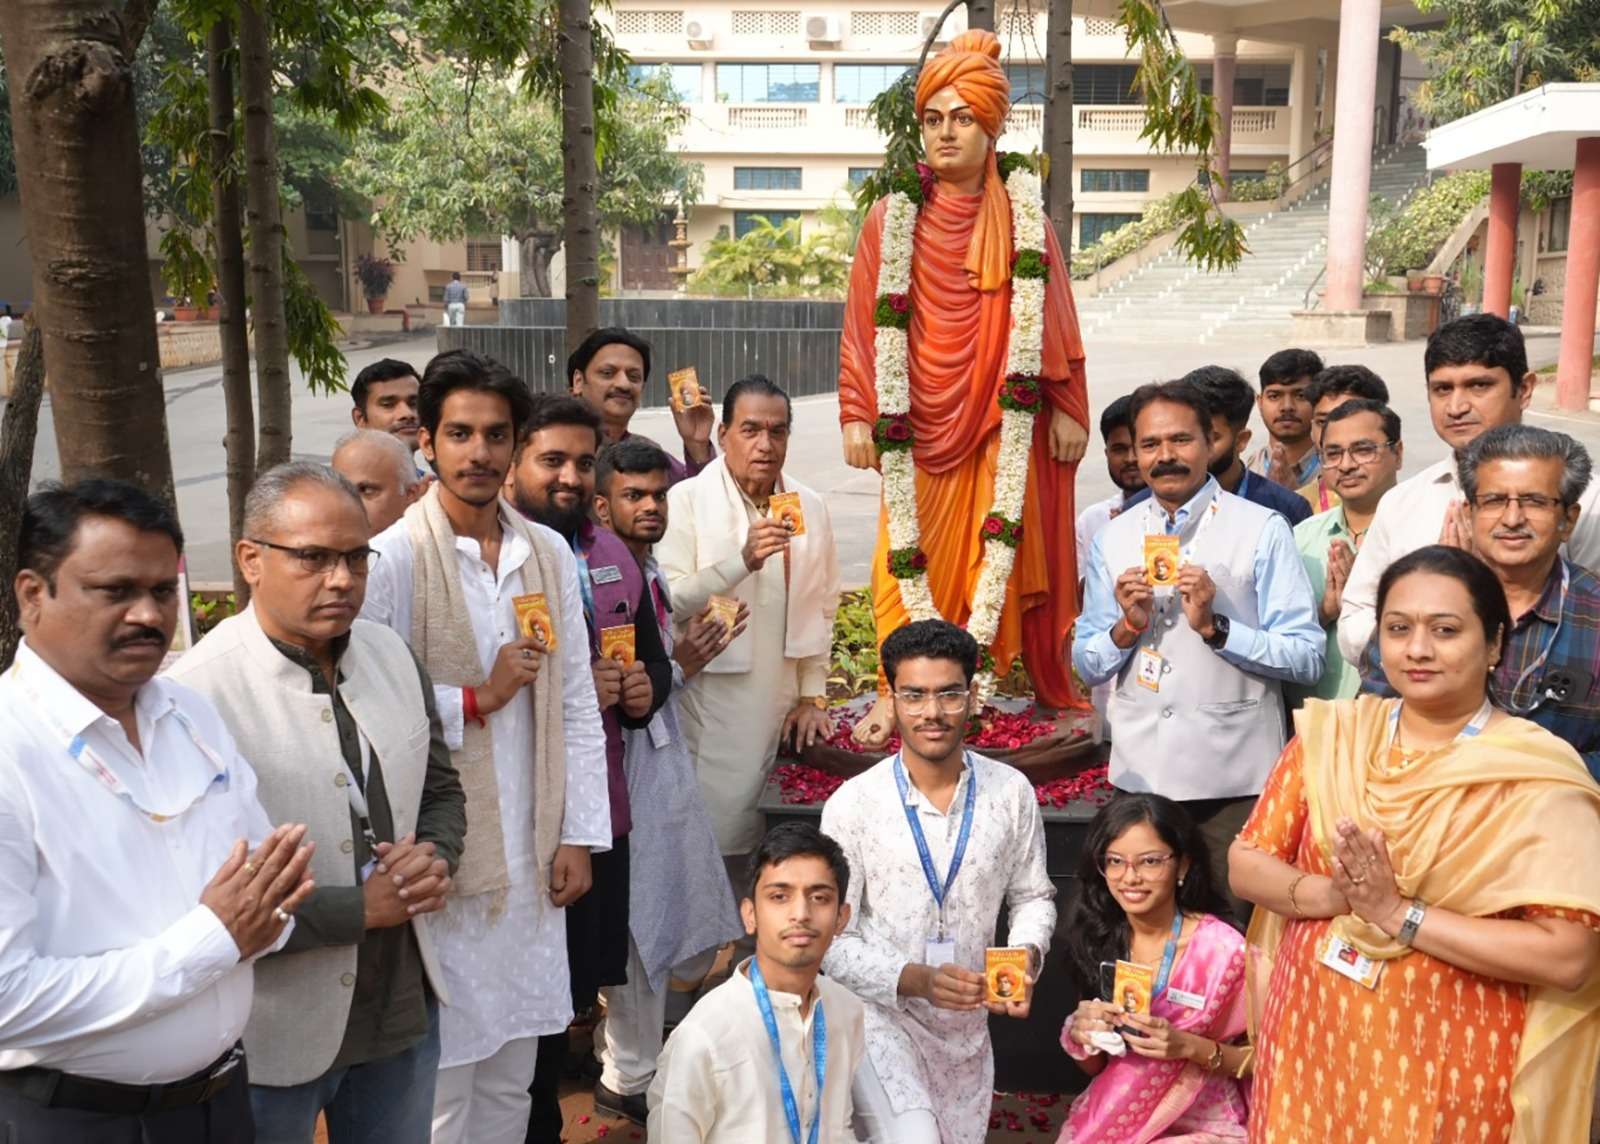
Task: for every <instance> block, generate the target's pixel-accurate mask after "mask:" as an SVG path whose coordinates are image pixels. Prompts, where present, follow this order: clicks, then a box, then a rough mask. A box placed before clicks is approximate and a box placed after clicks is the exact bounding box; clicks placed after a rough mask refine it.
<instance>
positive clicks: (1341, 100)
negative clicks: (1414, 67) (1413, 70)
mask: <svg viewBox="0 0 1600 1144" xmlns="http://www.w3.org/2000/svg"><path fill="white" fill-rule="evenodd" d="M1379 15H1380V0H1341V3H1340V5H1339V72H1338V87H1337V91H1338V99H1337V102H1336V103H1335V104H1334V108H1333V175H1332V187H1331V189H1330V191H1329V196H1328V290H1327V293H1326V294H1325V295H1324V297H1323V305H1322V308H1323V309H1324V310H1330V311H1334V312H1351V311H1355V310H1359V309H1361V287H1362V286H1363V285H1364V284H1365V280H1366V253H1367V196H1368V194H1369V193H1370V192H1369V188H1370V187H1371V185H1372V114H1373V109H1374V107H1375V106H1376V98H1377V87H1378V23H1379Z"/></svg>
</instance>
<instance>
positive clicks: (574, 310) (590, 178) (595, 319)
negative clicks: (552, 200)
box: [557, 0, 600, 352]
mask: <svg viewBox="0 0 1600 1144" xmlns="http://www.w3.org/2000/svg"><path fill="white" fill-rule="evenodd" d="M559 11H560V18H561V34H560V37H559V39H558V40H557V65H558V67H559V69H560V72H561V176H562V178H561V208H562V210H561V213H562V218H563V229H564V238H565V245H566V251H567V263H566V267H567V349H568V351H569V352H570V351H571V350H573V349H575V348H576V347H577V345H578V343H579V342H581V341H582V340H583V339H584V338H586V337H588V336H589V334H590V333H591V332H592V331H593V330H595V329H596V328H597V327H598V326H599V325H600V252H599V233H600V208H599V203H598V201H597V197H598V194H599V185H600V171H599V165H598V164H597V163H596V161H595V153H594V74H593V73H594V39H593V37H594V28H593V25H592V23H591V19H592V13H591V10H590V4H589V0H559Z"/></svg>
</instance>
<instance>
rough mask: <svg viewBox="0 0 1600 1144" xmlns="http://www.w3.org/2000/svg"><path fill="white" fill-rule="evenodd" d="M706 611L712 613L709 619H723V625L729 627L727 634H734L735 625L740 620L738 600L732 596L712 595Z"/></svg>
mask: <svg viewBox="0 0 1600 1144" xmlns="http://www.w3.org/2000/svg"><path fill="white" fill-rule="evenodd" d="M706 611H707V612H709V613H710V616H709V617H708V618H709V619H713V620H720V621H722V626H723V627H725V628H727V629H728V630H727V632H726V635H728V636H731V635H732V634H733V629H734V626H735V625H736V624H737V623H738V622H739V601H738V600H736V599H734V598H733V597H732V596H712V597H711V602H710V603H709V604H708V605H707V606H706ZM725 638H726V637H725Z"/></svg>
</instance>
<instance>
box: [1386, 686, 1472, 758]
mask: <svg viewBox="0 0 1600 1144" xmlns="http://www.w3.org/2000/svg"><path fill="white" fill-rule="evenodd" d="M1401 703H1402V701H1401V700H1398V699H1397V700H1395V704H1394V706H1393V707H1391V708H1390V709H1389V726H1388V729H1387V732H1386V734H1385V736H1384V741H1383V749H1384V750H1386V751H1387V750H1388V749H1389V748H1390V747H1391V746H1393V745H1394V737H1395V733H1396V732H1397V731H1399V730H1400V706H1401ZM1493 714H1494V705H1493V704H1491V703H1490V702H1489V700H1488V698H1487V697H1485V698H1484V701H1483V706H1481V707H1479V708H1478V713H1477V714H1476V715H1474V716H1473V717H1472V718H1471V719H1469V720H1467V725H1466V726H1465V727H1463V728H1461V730H1460V731H1458V732H1457V733H1456V742H1458V743H1459V742H1460V741H1461V740H1462V739H1470V738H1472V737H1473V736H1475V735H1477V734H1479V733H1480V732H1481V731H1482V730H1483V729H1484V727H1486V726H1488V723H1489V717H1490V716H1491V715H1493Z"/></svg>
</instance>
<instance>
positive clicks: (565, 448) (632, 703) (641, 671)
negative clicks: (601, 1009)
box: [506, 394, 672, 1140]
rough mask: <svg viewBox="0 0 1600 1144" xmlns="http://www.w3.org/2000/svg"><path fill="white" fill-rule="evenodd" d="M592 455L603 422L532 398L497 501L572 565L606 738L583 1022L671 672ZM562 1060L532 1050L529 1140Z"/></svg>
mask: <svg viewBox="0 0 1600 1144" xmlns="http://www.w3.org/2000/svg"><path fill="white" fill-rule="evenodd" d="M599 448H600V418H599V417H598V416H597V415H596V414H595V412H594V410H592V409H590V408H589V406H587V405H586V404H584V403H583V402H582V401H579V400H578V399H577V398H575V397H567V396H564V395H556V394H540V395H538V396H537V397H535V398H534V399H533V407H532V412H531V413H530V415H529V417H528V420H527V421H526V422H525V423H524V425H523V429H522V435H521V438H520V439H519V441H518V444H517V452H516V454H515V456H514V460H513V462H512V466H511V471H510V472H509V473H508V474H507V476H506V495H507V496H508V497H509V498H510V500H511V501H512V503H513V504H515V505H516V506H517V509H518V510H519V511H520V512H521V513H522V514H523V515H524V516H526V517H528V518H529V519H530V520H535V521H537V522H539V523H540V524H542V525H544V526H545V527H546V528H548V529H551V530H552V531H554V532H555V533H557V534H558V535H559V536H560V537H561V539H562V540H563V541H565V542H566V544H567V545H569V546H570V550H571V552H572V554H573V556H574V558H575V559H576V561H577V567H578V585H579V590H580V592H581V593H582V596H583V615H584V621H585V629H586V631H585V637H586V642H587V644H588V651H589V658H590V660H591V661H592V668H591V670H592V672H593V675H594V689H595V694H596V695H597V697H598V699H599V713H600V720H601V726H602V727H603V729H604V732H605V752H606V777H607V789H608V794H609V801H610V806H611V848H610V850H608V851H607V852H606V853H605V854H600V855H596V856H595V859H594V863H593V868H592V877H593V880H592V884H591V888H590V890H589V893H588V894H586V895H585V896H584V897H583V898H582V899H580V900H579V901H577V902H575V903H573V905H572V906H571V907H570V908H569V909H568V910H567V957H568V962H569V964H570V965H571V966H572V998H573V1007H574V1008H575V1009H576V1010H577V1011H578V1012H580V1013H582V1012H584V1011H586V1010H588V1009H590V1008H592V1007H593V1005H594V1003H595V999H596V995H597V993H598V991H599V990H600V989H602V988H604V987H606V986H612V985H622V984H625V983H626V981H627V980H628V884H629V875H628V866H629V861H628V859H629V855H628V836H629V834H630V833H631V831H632V830H633V821H632V808H631V805H630V802H629V799H628V780H627V775H626V773H625V772H624V770H623V766H622V756H623V743H622V733H623V730H624V729H625V728H626V729H628V730H640V729H642V728H644V727H645V726H647V725H648V724H649V722H650V718H651V716H653V715H654V714H655V713H656V711H657V710H658V709H659V708H660V707H661V705H662V704H663V703H665V702H666V700H667V696H668V694H670V692H671V690H672V666H671V663H670V661H669V660H668V658H667V653H666V649H665V648H663V647H662V645H661V636H660V628H659V627H658V625H657V623H656V613H655V604H654V601H653V600H652V599H651V597H650V595H649V593H648V591H647V590H646V586H645V583H644V575H643V573H642V571H641V569H640V568H639V564H638V561H636V560H635V559H634V558H633V553H632V552H630V551H629V550H628V547H627V545H625V544H623V543H622V541H621V540H619V539H618V538H617V537H616V536H615V535H614V534H613V533H611V532H608V531H606V530H604V529H600V528H596V527H595V525H594V522H593V521H592V520H591V519H590V517H589V509H590V507H591V506H592V505H593V503H594V462H595V454H596V453H598V452H599ZM625 624H626V625H632V626H633V631H634V652H635V657H636V658H635V659H634V660H633V661H632V662H631V663H628V664H623V663H619V662H618V661H617V660H615V659H613V658H610V657H609V656H607V655H605V654H604V653H603V651H602V644H601V633H602V632H603V631H604V630H605V629H606V628H611V627H617V626H620V625H625ZM566 1052H567V1037H566V1031H565V1030H562V1031H561V1032H560V1033H553V1034H550V1035H548V1036H546V1037H544V1038H542V1039H541V1041H540V1044H539V1069H538V1071H537V1072H536V1074H535V1077H536V1079H535V1084H534V1090H533V1104H534V1106H533V1110H532V1119H531V1120H530V1122H529V1135H530V1139H533V1140H539V1139H544V1138H546V1137H548V1138H550V1139H552V1140H556V1139H559V1136H560V1125H561V1113H560V1102H559V1099H558V1094H557V1082H558V1081H559V1080H560V1075H561V1065H562V1063H563V1062H564V1061H565V1059H566ZM618 1111H619V1115H620V1114H623V1113H622V1111H621V1110H620V1109H619V1110H618Z"/></svg>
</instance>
